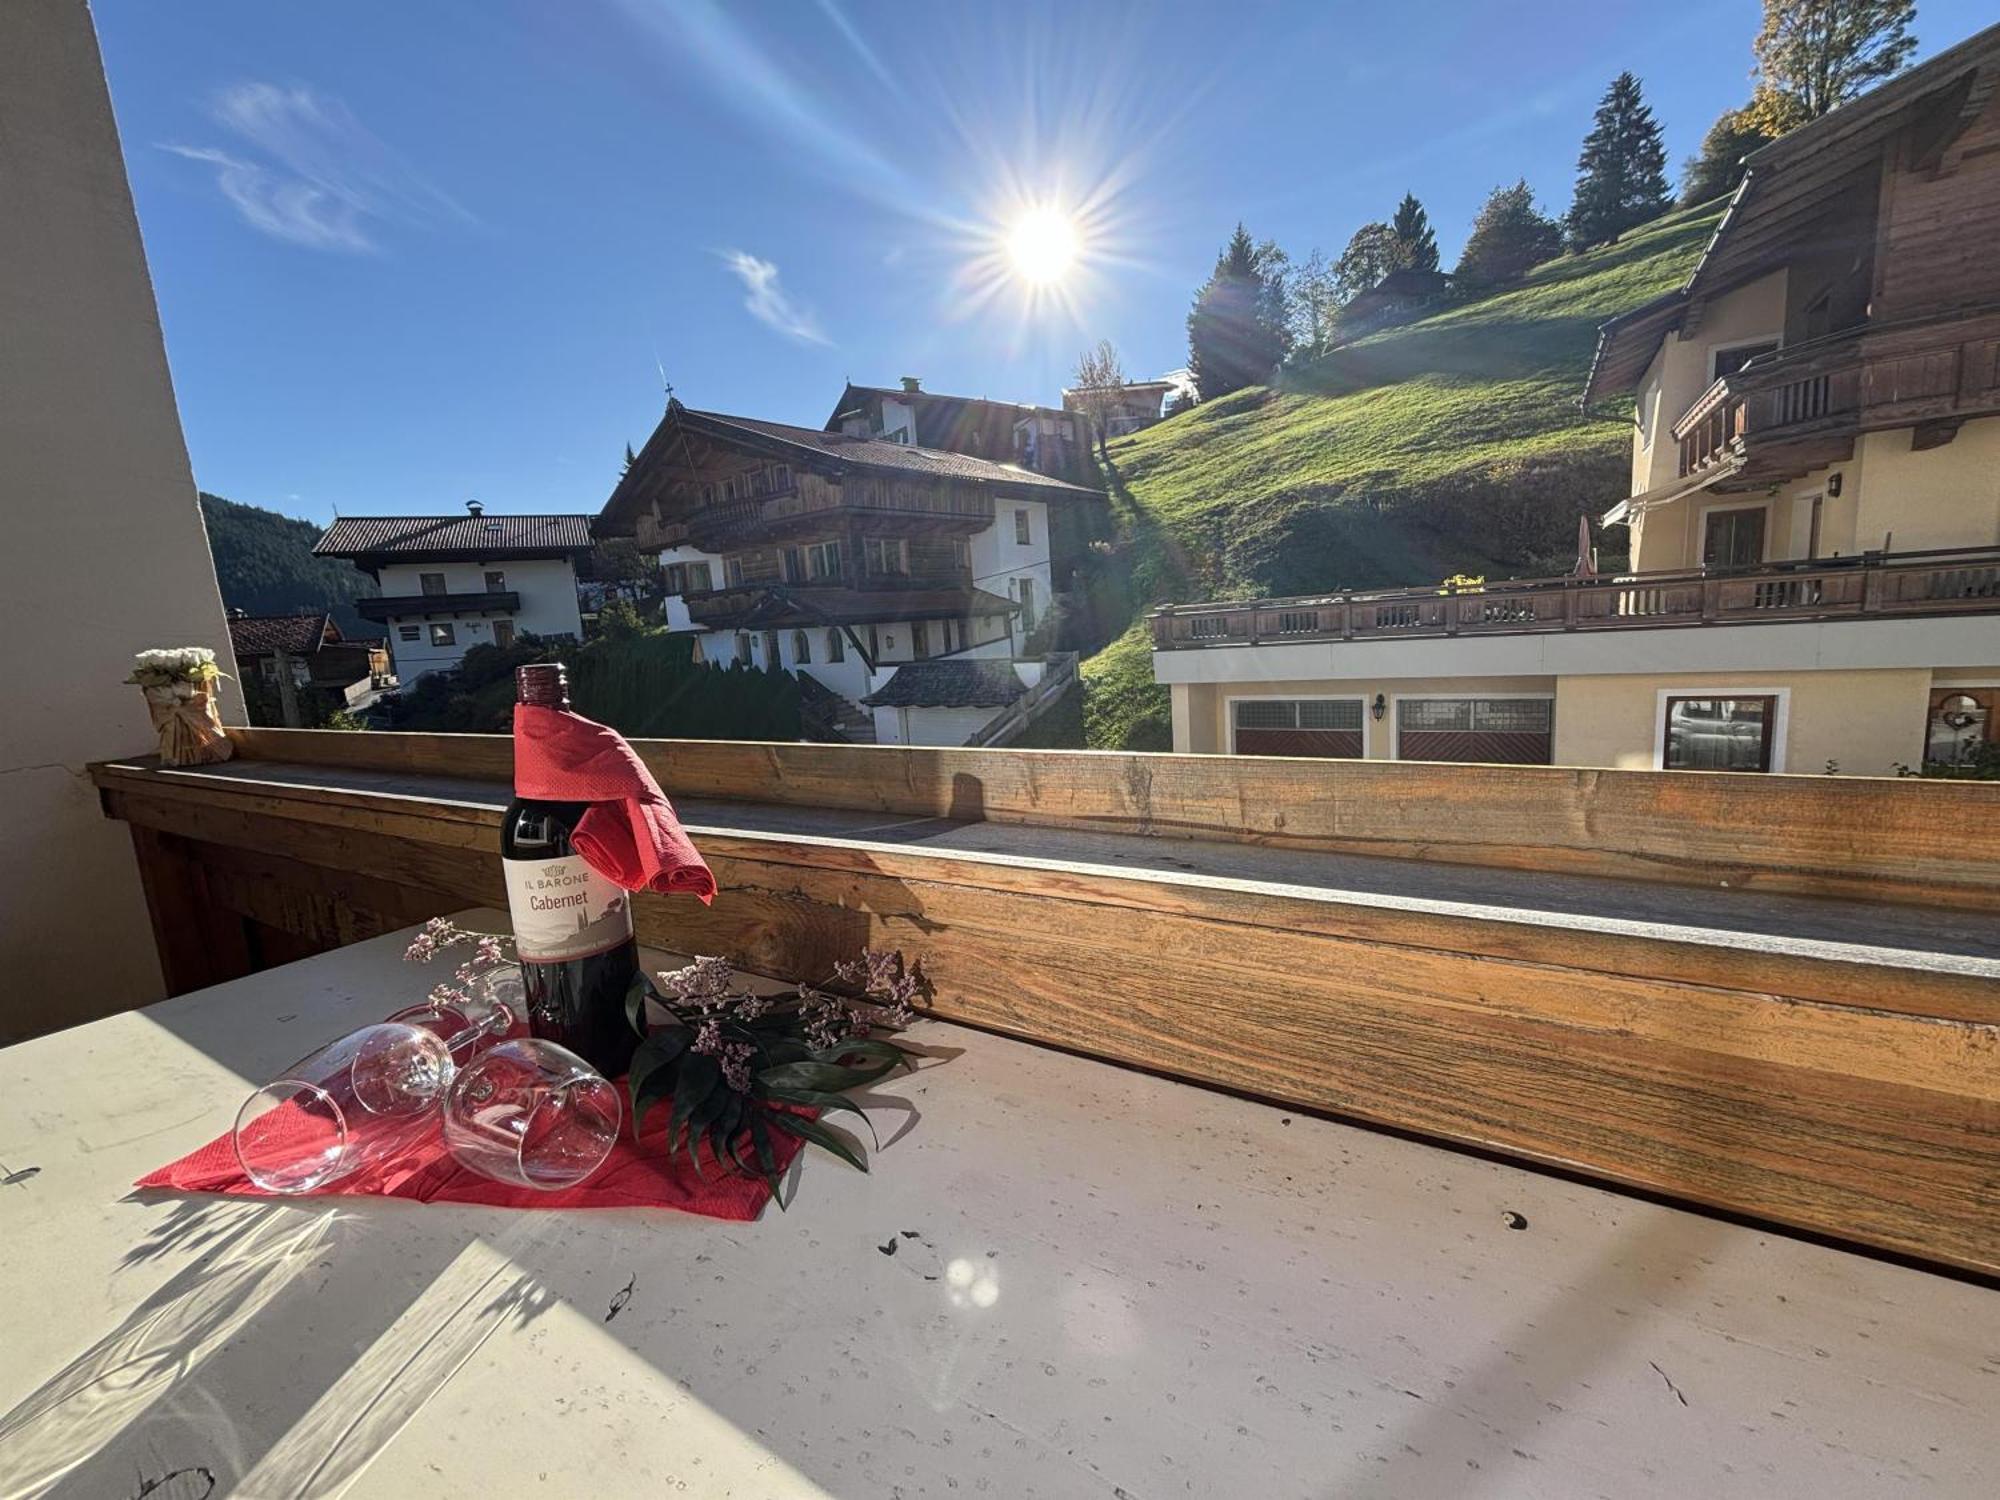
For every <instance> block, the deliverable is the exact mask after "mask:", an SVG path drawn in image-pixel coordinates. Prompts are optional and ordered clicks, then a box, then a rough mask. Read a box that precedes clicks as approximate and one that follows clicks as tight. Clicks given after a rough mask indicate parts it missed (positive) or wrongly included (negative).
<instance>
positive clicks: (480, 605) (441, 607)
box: [354, 589, 521, 622]
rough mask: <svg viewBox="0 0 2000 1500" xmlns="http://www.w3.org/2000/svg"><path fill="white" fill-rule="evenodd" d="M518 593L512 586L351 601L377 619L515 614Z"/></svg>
mask: <svg viewBox="0 0 2000 1500" xmlns="http://www.w3.org/2000/svg"><path fill="white" fill-rule="evenodd" d="M520 608H521V596H520V594H518V593H517V592H515V591H514V590H512V589H502V590H488V591H482V592H477V593H469V594H450V593H446V594H375V595H372V596H371V597H369V598H366V599H356V600H355V601H354V612H355V613H356V614H358V615H360V616H361V618H362V619H364V620H374V621H377V622H381V621H386V620H391V619H395V618H398V617H401V616H409V615H461V614H516V613H519V611H520Z"/></svg>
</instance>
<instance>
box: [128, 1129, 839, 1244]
mask: <svg viewBox="0 0 2000 1500" xmlns="http://www.w3.org/2000/svg"><path fill="white" fill-rule="evenodd" d="M669 1113H670V1112H669V1111H668V1109H667V1107H666V1106H665V1105H664V1104H662V1105H657V1106H655V1107H654V1108H653V1109H651V1110H650V1111H648V1112H647V1116H646V1129H645V1132H644V1134H643V1135H642V1136H641V1138H640V1139H639V1140H638V1141H636V1142H635V1141H634V1140H633V1139H632V1131H631V1127H630V1125H629V1123H628V1125H627V1127H626V1129H625V1130H624V1131H623V1132H622V1133H621V1134H620V1135H619V1138H618V1144H617V1145H616V1146H614V1147H612V1148H611V1155H610V1156H609V1157H607V1158H606V1159H605V1162H604V1165H603V1166H601V1167H599V1168H598V1169H597V1170H596V1171H595V1172H593V1173H591V1174H590V1176H589V1177H588V1178H587V1179H586V1180H585V1181H583V1182H582V1183H580V1184H579V1185H577V1186H576V1187H572V1188H559V1189H557V1190H555V1191H554V1192H541V1191H538V1190H537V1189H535V1188H525V1187H515V1186H514V1185H512V1184H511V1183H505V1182H495V1181H494V1180H493V1179H492V1178H490V1177H482V1176H480V1174H479V1173H477V1172H474V1171H472V1170H471V1169H470V1168H467V1167H461V1166H460V1165H459V1164H458V1163H457V1161H455V1160H454V1159H453V1158H452V1155H451V1152H450V1151H449V1150H447V1149H446V1147H445V1143H444V1135H443V1133H442V1131H435V1132H433V1133H432V1136H431V1138H430V1139H429V1140H428V1141H427V1142H425V1143H424V1144H422V1145H419V1146H416V1147H414V1148H413V1149H412V1150H411V1151H410V1152H409V1153H408V1154H407V1155H406V1156H403V1157H399V1158H397V1159H396V1160H393V1161H388V1162H381V1163H378V1164H377V1165H375V1166H374V1167H370V1168H364V1169H363V1170H361V1171H359V1172H356V1173H354V1174H353V1175H352V1176H348V1177H343V1178H341V1179H340V1180H339V1181H337V1182H332V1183H329V1184H328V1185H327V1186H326V1187H324V1188H321V1189H318V1190H316V1191H314V1192H311V1193H303V1194H300V1195H299V1197H300V1199H301V1201H303V1200H304V1199H307V1198H321V1197H344V1196H349V1195H358V1196H367V1197H379V1198H409V1199H413V1200H415V1201H416V1202H419V1203H482V1204H486V1205H489V1206H491V1207H496V1208H672V1209H678V1210H680V1211H681V1212H682V1213H690V1214H704V1215H706V1216H707V1217H709V1218H711V1219H742V1220H748V1219H754V1218H756V1217H757V1215H758V1214H759V1213H760V1212H762V1211H763V1207H764V1204H765V1201H766V1200H767V1199H769V1198H770V1196H771V1189H770V1188H769V1187H768V1186H767V1185H766V1184H765V1182H764V1180H763V1179H762V1178H760V1177H746V1176H744V1175H743V1173H742V1172H740V1171H738V1170H737V1169H736V1167H735V1166H734V1165H733V1164H732V1163H727V1162H718V1161H716V1159H715V1157H714V1155H713V1154H712V1153H711V1152H709V1151H708V1150H706V1149H704V1150H703V1151H702V1169H701V1173H700V1174H699V1175H697V1174H696V1172H695V1170H694V1168H693V1167H692V1166H691V1165H690V1164H689V1162H688V1159H687V1151H686V1149H685V1148H684V1147H683V1148H682V1149H681V1150H678V1151H675V1152H673V1153H672V1154H671V1155H669V1153H668V1151H667V1125H668V1116H669ZM627 1118H628V1121H629V1118H630V1117H629V1115H628V1117H627ZM803 1144H804V1143H803V1142H801V1141H800V1140H798V1138H797V1137H795V1136H792V1135H788V1134H787V1133H786V1132H784V1131H782V1130H774V1131H772V1132H771V1152H772V1155H773V1157H774V1158H775V1159H776V1165H777V1169H778V1172H779V1174H780V1175H781V1176H782V1175H783V1174H784V1172H785V1171H786V1170H788V1169H789V1168H790V1166H791V1164H792V1158H793V1157H795V1156H797V1155H798V1153H799V1149H800V1147H801V1146H802V1145H803ZM133 1186H134V1187H140V1188H166V1189H171V1190H173V1191H176V1192H183V1193H227V1194H229V1195H231V1196H233V1197H249V1198H262V1197H268V1196H276V1195H272V1194H266V1193H265V1192H264V1191H263V1190H262V1189H260V1188H259V1187H257V1186H256V1185H255V1184H254V1183H252V1182H251V1181H250V1179H249V1178H247V1177H245V1176H244V1175H243V1169H242V1167H240V1166H239V1165H237V1161H236V1150H235V1148H234V1146H232V1145H231V1143H230V1137H229V1134H228V1133H227V1132H225V1133H223V1134H222V1135H219V1136H217V1137H216V1138H215V1139H214V1140H212V1141H210V1142H209V1143H208V1144H207V1145H206V1146H203V1147H201V1148H200V1149H199V1150H197V1151H191V1152H189V1153H188V1154H187V1155H186V1156H183V1157H182V1158H181V1159H180V1160H179V1161H172V1162H168V1163H167V1164H166V1165H165V1166H164V1167H161V1168H159V1169H158V1170H157V1171H153V1172H148V1173H147V1174H146V1175H145V1176H144V1177H141V1178H140V1179H139V1180H138V1181H137V1182H136V1183H134V1184H133Z"/></svg>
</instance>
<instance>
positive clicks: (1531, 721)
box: [1396, 698, 1555, 766]
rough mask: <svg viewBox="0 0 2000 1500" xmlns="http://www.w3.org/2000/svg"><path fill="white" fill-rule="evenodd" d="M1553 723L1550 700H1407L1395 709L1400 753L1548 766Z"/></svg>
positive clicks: (1412, 757)
mask: <svg viewBox="0 0 2000 1500" xmlns="http://www.w3.org/2000/svg"><path fill="white" fill-rule="evenodd" d="M1554 724H1555V704H1554V702H1553V701H1552V700H1551V699H1548V698H1405V699H1403V700H1402V701H1401V702H1399V703H1398V704H1397V705H1396V754H1397V756H1398V757H1399V758H1401V759H1403V760H1466V761H1485V762H1488V763H1492V764H1499V765H1512V766H1546V765H1548V764H1549V763H1550V760H1551V757H1552V753H1553V734H1552V730H1553V727H1554Z"/></svg>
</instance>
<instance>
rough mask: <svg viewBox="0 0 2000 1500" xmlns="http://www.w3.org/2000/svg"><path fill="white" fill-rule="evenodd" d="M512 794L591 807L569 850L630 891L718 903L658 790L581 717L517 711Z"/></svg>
mask: <svg viewBox="0 0 2000 1500" xmlns="http://www.w3.org/2000/svg"><path fill="white" fill-rule="evenodd" d="M514 794H515V795H516V796H518V797H539V798H544V799H546V800H548V801H550V802H595V803H597V804H598V806H596V807H593V808H591V809H590V811H589V812H587V813H585V814H584V815H583V817H582V818H581V819H580V820H579V821H578V823H577V825H576V831H575V832H574V833H573V834H571V836H570V842H571V844H572V845H573V846H574V847H575V849H576V852H577V853H578V854H580V855H582V856H583V860H584V863H585V864H587V865H589V866H590V867H591V869H593V870H595V871H597V873H598V874H600V875H602V876H604V878H605V879H607V880H612V881H616V882H617V883H618V884H619V885H621V886H623V887H624V888H625V889H626V890H628V891H655V892H660V893H666V892H670V891H690V892H692V893H693V894H695V895H697V896H699V897H701V899H702V900H703V901H705V902H706V901H712V900H714V899H715V877H714V876H713V875H711V874H710V873H709V870H708V865H707V864H706V863H705V862H704V861H703V859H702V857H701V855H700V854H699V853H697V852H696V850H695V847H694V845H693V844H691V843H690V842H688V836H687V834H686V833H684V832H683V831H682V830H681V822H680V819H679V818H677V817H675V816H674V808H673V804H672V803H670V802H669V801H667V798H666V794H665V793H664V792H662V791H661V790H660V784H659V783H658V782H657V781H655V780H653V773H652V772H651V771H648V770H647V769H646V764H645V762H644V761H642V760H640V759H639V757H638V756H637V755H636V754H635V753H633V750H632V747H631V746H630V745H628V744H626V743H625V737H624V736H623V735H621V734H620V733H619V732H618V731H617V730H615V729H612V728H609V727H608V726H606V725H603V724H598V723H594V722H592V721H591V720H589V719H586V718H584V717H583V716H582V715H580V714H573V713H567V712H565V711H563V710H561V709H554V708H544V707H542V706H541V705H540V704H536V703H517V704H516V705H515V706H514Z"/></svg>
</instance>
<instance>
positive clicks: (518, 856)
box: [500, 662, 639, 1078]
mask: <svg viewBox="0 0 2000 1500" xmlns="http://www.w3.org/2000/svg"><path fill="white" fill-rule="evenodd" d="M514 686H515V691H516V693H517V694H518V695H519V698H520V701H521V702H523V703H533V704H540V705H541V706H543V707H545V708H554V709H561V710H567V709H568V708H569V681H568V678H567V676H566V675H565V673H564V671H563V668H562V664H561V663H560V662H552V663H538V664H536V665H532V666H526V667H521V668H518V669H517V670H516V671H515V674H514ZM590 807H591V804H590V803H588V802H546V801H541V800H538V799H535V798H532V797H516V798H515V799H514V800H513V801H512V802H511V803H509V804H508V806H507V816H506V820H505V821H504V822H503V823H502V824H501V825H500V865H501V869H502V871H503V872H504V875H505V878H506V884H507V907H508V910H509V912H510V913H511V914H512V916H513V919H514V948H515V951H516V952H517V953H518V954H519V955H520V959H521V975H522V979H523V981H524V984H525V987H526V990H527V1000H528V1029H529V1030H530V1031H531V1032H532V1033H533V1034H534V1035H536V1036H538V1037H542V1038H545V1039H546V1040H548V1041H552V1042H557V1043H560V1044H561V1045H562V1046H565V1047H567V1048H569V1050H570V1051H572V1052H574V1053H576V1054H577V1056H579V1057H581V1058H582V1059H583V1060H584V1061H585V1062H587V1063H589V1064H590V1065H591V1066H592V1067H594V1068H596V1069H597V1070H598V1071H599V1072H600V1073H602V1074H603V1075H604V1076H605V1077H606V1078H617V1077H619V1076H621V1075H622V1074H623V1073H624V1072H625V1071H626V1069H627V1068H628V1067H629V1066H630V1064H631V1061H632V1052H633V1049H634V1048H635V1047H637V1046H638V1041H639V1039H638V1037H637V1036H635V1035H634V1034H633V1031H632V1027H631V1024H630V1023H629V1022H628V1021H627V1019H626V1016H625V996H626V992H627V991H628V990H629V989H630V988H631V985H632V979H633V976H635V975H636V974H637V973H638V972H639V945H638V943H637V942H636V941H634V939H633V936H632V894H631V892H629V891H627V890H625V889H624V888H623V887H621V886H619V885H618V884H617V883H616V882H615V881H611V880H607V879H606V878H605V877H604V876H602V875H600V874H598V873H597V871H595V870H593V869H591V867H590V866H589V865H587V864H585V863H584V861H583V857H582V856H581V855H579V854H577V853H576V852H575V851H574V850H573V849H572V848H571V846H570V837H571V835H572V834H573V833H574V832H575V831H576V825H577V821H578V820H579V819H580V818H582V817H583V815H584V814H585V813H586V812H588V811H589V810H590Z"/></svg>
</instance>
